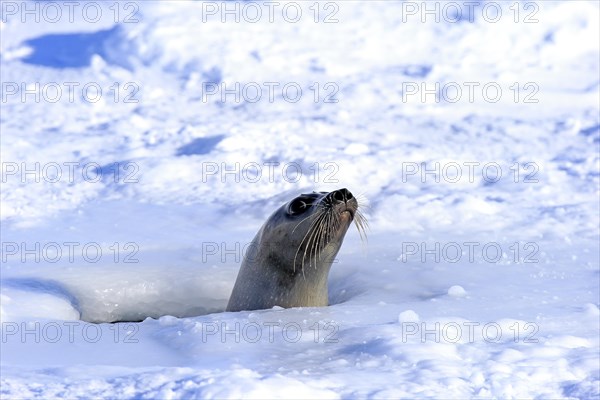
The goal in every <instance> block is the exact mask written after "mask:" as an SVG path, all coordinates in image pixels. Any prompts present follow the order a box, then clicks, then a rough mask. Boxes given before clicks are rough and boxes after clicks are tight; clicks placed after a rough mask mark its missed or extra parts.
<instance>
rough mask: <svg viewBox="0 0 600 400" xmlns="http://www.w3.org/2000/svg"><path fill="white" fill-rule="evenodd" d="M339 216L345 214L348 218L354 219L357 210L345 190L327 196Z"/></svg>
mask: <svg viewBox="0 0 600 400" xmlns="http://www.w3.org/2000/svg"><path fill="white" fill-rule="evenodd" d="M327 197H329V198H330V199H331V201H332V203H333V205H334V207H335V208H336V209H337V210H338V212H339V213H340V214H342V213H345V212H347V213H348V214H350V218H351V219H354V213H355V212H356V209H357V208H358V203H357V202H356V199H355V198H354V196H353V195H352V193H351V192H350V191H349V190H348V189H346V188H343V189H338V190H334V191H333V192H331V193H329V194H328V195H327Z"/></svg>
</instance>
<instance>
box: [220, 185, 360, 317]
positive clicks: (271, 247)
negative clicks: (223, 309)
mask: <svg viewBox="0 0 600 400" xmlns="http://www.w3.org/2000/svg"><path fill="white" fill-rule="evenodd" d="M353 221H354V222H355V223H356V225H357V227H358V228H359V232H360V231H361V229H362V230H363V231H364V224H365V223H366V221H365V220H364V217H363V216H362V214H361V213H360V212H359V211H358V202H357V201H356V199H355V197H354V196H353V195H352V193H350V191H349V190H347V189H339V190H335V191H333V192H329V193H328V192H313V193H309V194H301V195H300V196H298V197H296V198H295V199H293V200H291V201H290V202H288V203H286V204H284V205H282V206H281V207H280V208H279V209H277V210H276V211H275V212H274V213H273V214H272V215H271V216H270V217H269V219H268V220H267V221H266V222H265V224H264V225H263V226H262V227H261V228H260V230H259V231H258V233H257V234H256V236H255V237H254V240H253V241H252V243H251V244H250V246H249V248H248V251H247V252H246V254H245V256H244V260H243V262H242V266H241V268H240V271H239V273H238V277H237V280H236V282H235V285H234V288H233V292H232V294H231V297H230V299H229V304H228V305H227V311H241V310H259V309H266V308H271V307H273V306H281V307H284V308H288V307H315V306H316V307H318V306H327V305H328V293H327V277H328V275H329V270H330V268H331V263H332V262H333V260H334V258H335V256H336V255H337V253H338V251H339V249H340V247H341V245H342V241H343V240H344V236H345V235H346V232H347V231H348V227H349V226H350V224H351V223H352V222H353Z"/></svg>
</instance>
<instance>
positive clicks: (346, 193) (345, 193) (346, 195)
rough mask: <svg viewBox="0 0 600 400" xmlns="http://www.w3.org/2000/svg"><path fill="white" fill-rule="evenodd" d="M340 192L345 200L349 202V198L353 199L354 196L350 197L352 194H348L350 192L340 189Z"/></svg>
mask: <svg viewBox="0 0 600 400" xmlns="http://www.w3.org/2000/svg"><path fill="white" fill-rule="evenodd" d="M340 190H341V191H342V192H344V196H345V197H346V200H350V199H351V198H353V197H354V196H352V193H350V191H349V190H348V189H346V188H343V189H340Z"/></svg>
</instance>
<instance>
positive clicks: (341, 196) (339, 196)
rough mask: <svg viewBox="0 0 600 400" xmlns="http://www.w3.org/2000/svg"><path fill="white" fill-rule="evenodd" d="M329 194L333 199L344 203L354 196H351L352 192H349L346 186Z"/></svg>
mask: <svg viewBox="0 0 600 400" xmlns="http://www.w3.org/2000/svg"><path fill="white" fill-rule="evenodd" d="M329 195H330V196H331V198H332V199H333V200H335V201H337V202H340V203H345V202H347V201H348V200H350V199H352V198H353V197H354V196H352V193H350V191H349V190H348V189H346V188H343V189H338V190H336V191H333V192H331V193H330V194H329Z"/></svg>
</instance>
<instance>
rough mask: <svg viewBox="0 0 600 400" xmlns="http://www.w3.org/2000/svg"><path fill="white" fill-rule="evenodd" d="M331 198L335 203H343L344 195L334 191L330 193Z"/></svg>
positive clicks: (339, 191)
mask: <svg viewBox="0 0 600 400" xmlns="http://www.w3.org/2000/svg"><path fill="white" fill-rule="evenodd" d="M331 197H332V198H333V199H334V200H335V201H339V202H342V201H345V198H344V193H343V192H342V191H341V190H336V191H335V192H332V193H331Z"/></svg>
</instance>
